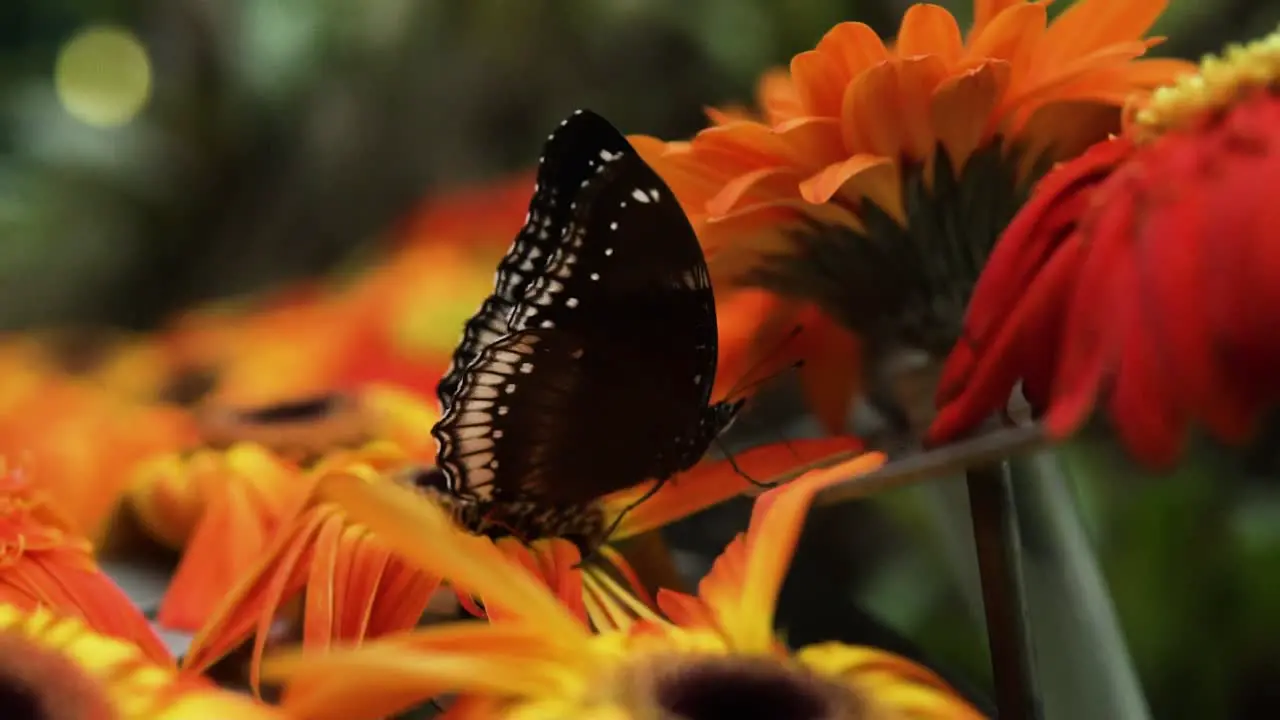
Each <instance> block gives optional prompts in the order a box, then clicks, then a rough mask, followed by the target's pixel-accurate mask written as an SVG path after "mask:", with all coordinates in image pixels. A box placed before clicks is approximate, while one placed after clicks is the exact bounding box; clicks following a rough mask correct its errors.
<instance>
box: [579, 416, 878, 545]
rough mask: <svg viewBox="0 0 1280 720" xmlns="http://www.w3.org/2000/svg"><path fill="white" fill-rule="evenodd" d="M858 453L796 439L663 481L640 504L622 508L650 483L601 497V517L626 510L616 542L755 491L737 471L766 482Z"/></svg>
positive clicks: (839, 444) (851, 442)
mask: <svg viewBox="0 0 1280 720" xmlns="http://www.w3.org/2000/svg"><path fill="white" fill-rule="evenodd" d="M861 449H862V443H861V441H859V440H858V439H857V438H853V437H838V438H823V439H819V440H795V441H791V442H782V443H776V444H773V445H767V446H765V447H760V448H755V449H752V450H748V451H747V452H745V453H740V454H738V455H736V456H735V457H734V460H733V462H732V463H731V462H730V461H728V460H719V461H714V462H707V461H704V462H702V463H699V464H698V465H697V466H695V467H694V468H693V469H691V470H688V471H685V472H683V473H680V474H678V475H676V476H675V477H672V478H671V479H669V480H667V481H666V482H665V483H664V484H663V486H662V488H661V489H660V490H658V492H657V493H656V494H655V495H654V496H653V497H651V498H649V499H648V500H646V501H644V502H643V503H641V504H640V505H639V506H637V507H635V508H632V509H630V510H627V508H629V507H630V506H631V505H633V504H634V503H635V502H636V500H638V499H639V498H640V497H642V496H643V495H644V493H645V492H647V491H648V489H649V488H650V487H651V485H650V484H649V483H645V484H643V485H639V486H637V487H634V488H628V489H627V490H622V491H619V492H616V493H613V494H611V495H609V496H607V497H606V498H604V501H603V504H604V507H605V513H606V515H608V516H611V517H616V515H617V514H618V513H621V512H623V511H624V510H627V512H626V515H625V516H624V517H623V518H622V520H621V522H620V523H619V525H618V527H617V530H616V531H615V533H614V535H613V537H614V538H615V539H621V538H626V537H632V536H634V535H638V534H640V533H642V532H648V531H649V530H653V529H655V528H659V527H662V526H663V525H668V524H670V523H673V522H675V521H676V520H679V519H681V518H683V517H686V516H688V515H692V514H693V513H696V512H698V511H700V510H704V509H706V508H708V507H711V506H712V505H715V504H717V503H721V502H724V501H725V500H728V499H729V498H732V497H735V496H737V495H740V494H742V493H743V492H745V491H747V490H749V489H751V488H752V487H754V486H753V485H752V484H751V483H749V482H747V481H746V479H745V478H743V477H742V474H740V473H739V471H738V470H735V469H734V467H733V463H736V464H737V466H738V468H739V469H740V470H741V472H742V473H745V474H746V475H748V476H750V477H751V478H752V479H754V480H756V481H757V482H769V481H771V480H774V479H776V478H778V477H779V476H780V475H783V474H786V473H789V472H791V471H794V470H796V469H797V468H800V467H802V466H804V465H806V464H808V463H813V462H815V461H819V460H821V459H823V458H829V457H831V456H833V455H839V454H844V453H849V452H855V451H859V450H861Z"/></svg>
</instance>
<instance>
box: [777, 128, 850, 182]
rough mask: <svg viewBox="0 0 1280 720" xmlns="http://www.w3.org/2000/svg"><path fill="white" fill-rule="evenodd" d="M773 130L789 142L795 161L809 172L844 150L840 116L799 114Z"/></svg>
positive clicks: (788, 145)
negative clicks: (803, 115)
mask: <svg viewBox="0 0 1280 720" xmlns="http://www.w3.org/2000/svg"><path fill="white" fill-rule="evenodd" d="M773 132H774V133H776V134H777V136H778V138H779V139H781V140H782V141H783V142H784V143H786V145H787V147H788V149H789V152H790V157H791V159H792V162H793V163H795V165H796V166H797V167H799V168H800V169H801V170H803V171H805V172H811V171H813V170H817V169H818V168H821V167H822V166H823V165H825V164H827V163H828V162H829V161H830V159H831V158H833V157H839V156H840V155H843V154H844V147H843V139H842V138H841V137H840V120H839V118H834V117H802V118H795V119H793V120H787V121H784V122H781V123H779V124H778V125H776V126H774V128H773Z"/></svg>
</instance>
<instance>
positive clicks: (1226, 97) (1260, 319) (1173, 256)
mask: <svg viewBox="0 0 1280 720" xmlns="http://www.w3.org/2000/svg"><path fill="white" fill-rule="evenodd" d="M1277 48H1280V34H1273V35H1272V36H1271V37H1269V38H1266V39H1264V40H1261V41H1259V42H1257V43H1253V44H1250V45H1247V46H1243V47H1237V48H1232V49H1231V50H1229V51H1228V52H1227V53H1226V54H1225V55H1224V56H1222V57H1211V58H1208V59H1206V60H1205V61H1204V62H1203V63H1202V66H1201V71H1200V73H1199V74H1197V75H1195V76H1193V77H1188V78H1185V79H1183V80H1181V81H1179V82H1178V83H1176V84H1174V85H1171V86H1169V87H1167V88H1164V89H1160V90H1157V91H1156V92H1155V93H1154V94H1152V96H1151V97H1150V99H1149V100H1145V101H1144V100H1141V99H1139V100H1138V101H1136V102H1135V104H1134V106H1133V107H1132V108H1131V114H1130V116H1129V117H1130V123H1129V125H1128V127H1127V129H1126V133H1125V134H1124V135H1122V136H1120V137H1117V138H1115V139H1112V140H1109V141H1106V142H1103V143H1100V144H1098V145H1097V146H1095V147H1094V148H1092V149H1091V150H1090V151H1089V152H1087V153H1085V154H1084V155H1083V156H1082V157H1080V158H1079V159H1077V160H1074V161H1071V162H1069V163H1065V164H1063V165H1062V166H1061V167H1060V168H1058V169H1056V170H1055V171H1054V172H1053V173H1051V174H1050V175H1049V176H1047V177H1046V178H1045V179H1044V180H1043V181H1042V182H1041V184H1040V185H1039V186H1038V188H1037V190H1036V193H1035V196H1034V197H1033V199H1032V200H1031V202H1030V203H1028V205H1027V207H1026V208H1025V209H1024V210H1023V212H1022V213H1021V214H1019V216H1018V218H1017V219H1016V220H1015V221H1014V222H1013V224H1012V225H1010V227H1009V229H1008V231H1007V232H1006V233H1005V234H1004V236H1003V238H1002V239H1001V241H1000V243H999V245H998V246H997V247H996V251H995V252H994V253H993V255H992V258H991V262H990V263H989V264H988V267H987V269H986V271H985V272H984V274H983V276H982V278H981V281H980V282H979V284H978V286H977V288H976V289H975V292H974V296H973V302H972V304H971V306H970V308H969V313H968V316H967V318H966V321H965V331H964V339H963V340H962V342H961V343H960V344H959V345H958V346H957V347H956V349H955V352H954V353H953V354H952V356H951V357H950V359H949V360H948V362H947V367H946V373H945V374H944V377H943V383H942V385H941V387H940V391H939V396H938V402H939V405H940V406H941V408H942V409H941V411H940V412H939V415H938V417H937V419H936V422H935V423H934V425H933V427H932V428H931V430H930V437H931V438H932V439H934V440H935V441H945V440H948V439H952V438H954V437H955V436H956V435H958V434H961V433H963V432H966V431H968V430H969V429H971V428H973V427H975V426H976V425H977V424H979V423H980V422H982V421H983V420H984V419H985V418H986V417H989V416H990V415H991V414H992V413H994V412H998V411H1000V410H1001V409H1002V408H1004V407H1005V405H1006V403H1007V402H1008V399H1009V394H1010V392H1011V391H1012V389H1013V387H1014V386H1015V384H1016V383H1017V382H1018V381H1022V383H1023V392H1024V394H1025V396H1026V397H1027V399H1028V400H1029V401H1030V403H1031V405H1032V409H1033V410H1035V411H1036V412H1038V413H1042V414H1043V416H1044V422H1045V427H1046V428H1047V429H1048V431H1049V432H1050V433H1051V434H1053V435H1054V436H1055V437H1063V436H1066V435H1069V434H1071V433H1073V432H1074V431H1076V430H1077V429H1078V428H1079V427H1080V426H1081V425H1082V424H1083V423H1084V422H1085V421H1086V420H1088V419H1089V418H1090V417H1091V416H1092V415H1093V413H1094V411H1095V410H1098V411H1100V412H1101V413H1102V414H1104V415H1105V417H1106V418H1107V419H1108V420H1109V422H1110V424H1111V425H1112V426H1113V428H1114V429H1115V431H1116V432H1117V433H1118V435H1119V436H1120V438H1121V440H1122V441H1123V442H1124V444H1125V445H1126V446H1127V447H1128V448H1129V449H1130V450H1131V451H1132V452H1133V453H1134V454H1135V455H1137V456H1138V457H1139V458H1141V459H1143V460H1145V461H1147V462H1149V463H1152V464H1155V465H1168V464H1169V463H1171V462H1173V461H1174V460H1175V459H1176V458H1177V456H1178V454H1179V451H1180V450H1181V448H1182V446H1183V443H1184V440H1185V438H1186V435H1187V432H1188V430H1189V428H1191V427H1193V426H1197V427H1201V428H1203V429H1206V430H1208V431H1209V432H1210V433H1211V434H1213V435H1214V436H1216V437H1218V438H1219V439H1221V440H1224V441H1227V442H1230V443H1241V442H1244V441H1246V440H1247V439H1248V438H1250V437H1251V436H1252V435H1253V432H1254V429H1255V426H1256V424H1257V422H1258V420H1259V418H1260V416H1261V415H1262V414H1263V413H1264V412H1266V411H1267V410H1269V409H1270V408H1271V407H1273V406H1274V403H1275V402H1276V401H1277V399H1280V383H1277V381H1276V376H1275V373H1274V372H1273V371H1272V369H1273V368H1274V367H1275V363H1276V362H1277V361H1280V344H1277V342H1276V340H1275V337H1276V336H1275V333H1274V332H1273V330H1272V329H1271V328H1272V326H1273V325H1274V322H1273V320H1274V317H1273V312H1272V309H1273V308H1275V307H1278V306H1280V305H1277V301H1278V300H1280V296H1277V295H1276V288H1277V287H1278V285H1277V280H1280V264H1277V262H1276V260H1275V253H1274V249H1273V245H1274V242H1273V240H1274V235H1275V233H1274V228H1275V224H1276V221H1277V220H1278V219H1280V218H1277V216H1276V210H1275V203H1274V198H1273V197H1272V192H1271V188H1272V187H1274V182H1275V181H1276V180H1277V179H1280V130H1278V128H1280V124H1277V121H1280V101H1278V99H1277V91H1278V90H1277V89H1278V88H1280V50H1277Z"/></svg>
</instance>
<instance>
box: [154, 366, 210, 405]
mask: <svg viewBox="0 0 1280 720" xmlns="http://www.w3.org/2000/svg"><path fill="white" fill-rule="evenodd" d="M217 385H218V374H217V373H216V372H215V371H214V370H212V369H210V368H199V367H189V368H183V369H182V370H179V371H178V372H176V373H174V375H173V377H171V378H169V381H168V382H166V383H165V384H164V387H162V388H160V393H159V397H158V399H159V400H160V402H163V403H170V404H173V405H178V406H181V407H190V406H192V405H195V404H196V403H198V402H200V401H201V400H203V399H204V398H205V397H207V396H208V395H209V393H211V392H213V389H214V388H215V387H217Z"/></svg>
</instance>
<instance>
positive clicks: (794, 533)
mask: <svg viewBox="0 0 1280 720" xmlns="http://www.w3.org/2000/svg"><path fill="white" fill-rule="evenodd" d="M884 462H885V458H884V456H883V455H882V454H880V453H868V454H866V455H862V456H860V457H857V458H854V459H853V460H849V461H847V462H844V463H841V464H839V465H836V466H834V467H830V468H826V469H823V470H815V471H813V472H810V473H807V474H805V475H803V476H801V477H799V478H797V479H796V480H794V481H793V482H791V483H790V484H788V485H786V486H783V487H780V488H777V489H775V490H770V491H769V492H767V493H765V494H764V495H761V496H760V498H759V499H757V500H756V504H755V507H754V508H753V509H752V513H751V523H750V525H749V527H748V529H747V536H746V541H745V543H746V548H747V550H746V554H747V559H746V567H745V569H744V572H743V575H742V586H741V587H740V588H739V592H738V593H737V598H738V599H739V600H738V604H737V605H736V607H735V606H729V605H728V603H725V604H723V605H721V604H717V606H715V607H712V610H713V612H715V614H716V617H717V619H718V620H719V621H720V627H721V628H722V629H723V630H724V632H725V633H726V635H729V636H730V637H731V638H733V640H734V643H735V648H736V649H738V650H739V651H742V652H767V651H768V650H770V649H771V648H772V646H773V642H774V640H773V614H774V610H775V609H776V607H777V601H778V592H779V590H781V588H782V580H783V578H784V577H785V576H786V573H787V569H788V568H789V567H790V565H791V557H792V555H793V554H794V553H795V546H796V542H797V541H798V540H799V538H800V531H801V529H802V528H803V526H804V519H805V516H806V515H807V513H808V511H809V506H810V504H811V503H812V502H813V498H814V496H815V495H816V494H817V493H818V491H820V490H822V489H824V488H826V487H828V486H830V485H832V484H834V483H837V482H841V481H844V480H847V479H848V478H850V477H853V476H857V475H863V474H866V473H869V472H872V471H873V470H875V469H877V468H879V467H880V466H881V465H883V464H884Z"/></svg>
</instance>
